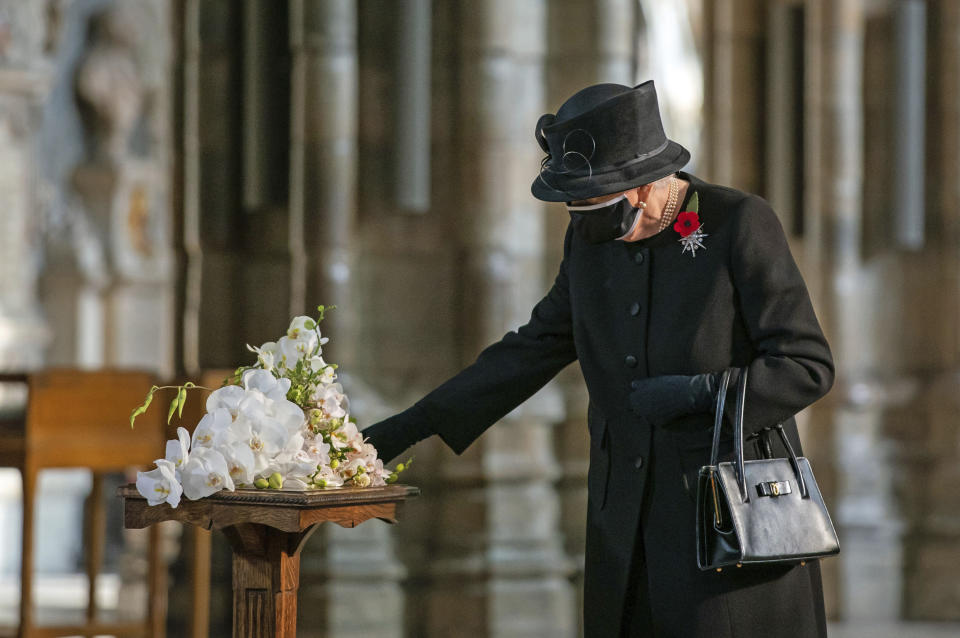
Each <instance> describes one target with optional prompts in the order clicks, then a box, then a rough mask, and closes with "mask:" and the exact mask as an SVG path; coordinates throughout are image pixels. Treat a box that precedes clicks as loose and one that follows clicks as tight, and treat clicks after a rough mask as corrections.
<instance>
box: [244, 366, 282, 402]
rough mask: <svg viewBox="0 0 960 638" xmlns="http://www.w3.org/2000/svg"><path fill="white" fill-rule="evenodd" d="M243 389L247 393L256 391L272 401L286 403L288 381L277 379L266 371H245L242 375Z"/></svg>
mask: <svg viewBox="0 0 960 638" xmlns="http://www.w3.org/2000/svg"><path fill="white" fill-rule="evenodd" d="M243 388H244V390H246V391H247V393H249V392H251V391H254V390H255V391H257V392H260V393H261V394H263V396H265V397H267V398H268V399H272V400H274V401H286V399H287V392H289V391H290V379H287V378H286V377H284V378H282V379H278V378H276V377H275V376H273V374H271V373H270V372H267V371H266V370H247V371H246V372H244V373H243Z"/></svg>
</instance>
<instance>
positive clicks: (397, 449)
mask: <svg viewBox="0 0 960 638" xmlns="http://www.w3.org/2000/svg"><path fill="white" fill-rule="evenodd" d="M570 233H571V230H570V229H569V228H568V229H567V236H566V239H565V241H564V259H563V262H562V263H561V264H560V272H559V273H558V274H557V277H556V280H555V281H554V283H553V286H552V287H551V288H550V291H549V292H548V293H547V295H546V296H545V297H544V298H543V299H541V300H540V302H539V303H537V305H536V306H535V307H534V308H533V312H532V313H531V315H530V320H529V321H528V322H527V323H526V324H525V325H523V326H521V327H520V328H518V329H517V330H516V331H512V332H508V333H507V334H506V335H505V336H504V337H503V338H502V339H501V340H500V341H498V342H497V343H495V344H493V345H491V346H489V347H488V348H486V349H485V350H484V351H483V352H481V353H480V355H479V356H478V357H477V360H476V361H475V362H474V363H473V364H472V365H470V366H468V367H467V368H465V369H464V370H462V371H461V372H459V373H458V374H456V375H455V376H454V377H452V378H451V379H449V380H448V381H446V382H445V383H443V384H442V385H440V386H439V387H438V388H436V389H435V390H433V391H432V392H430V393H429V394H428V395H427V396H425V397H424V398H423V399H421V400H420V401H418V402H417V403H416V404H414V405H413V406H412V407H411V408H409V409H408V410H406V411H404V412H401V413H400V414H397V415H395V416H392V417H390V418H389V419H386V420H384V421H381V422H380V423H376V424H374V425H371V426H370V427H368V428H367V429H365V430H364V431H363V434H364V435H365V436H368V437H369V439H370V442H371V443H373V445H374V447H376V448H377V450H378V451H379V454H380V457H381V458H383V459H384V460H389V459H392V458H394V457H396V456H397V455H399V454H400V453H401V452H403V451H404V450H405V449H406V448H408V447H409V446H411V445H413V444H414V443H416V442H417V441H420V440H421V439H424V438H426V437H428V436H430V435H432V434H439V435H440V438H442V439H443V441H444V442H445V443H446V444H447V445H448V446H450V448H451V449H453V451H454V452H456V453H457V454H460V453H462V452H463V451H464V450H465V449H466V448H467V447H468V446H469V445H470V444H471V443H472V442H473V441H474V440H475V439H476V438H477V437H479V436H480V435H481V434H483V432H484V431H485V430H486V429H487V428H488V427H490V426H491V425H493V424H494V423H495V422H496V421H498V420H499V419H501V418H502V417H503V416H505V415H506V414H507V413H508V412H510V411H511V410H513V409H514V408H515V407H517V406H518V405H520V404H521V403H523V402H524V401H525V400H526V399H527V398H529V397H530V396H531V395H533V394H534V393H535V392H536V391H537V390H539V389H540V388H542V387H543V386H544V385H546V383H547V382H548V381H549V380H550V379H552V378H553V377H554V376H555V375H556V374H557V373H558V372H559V371H560V370H562V369H563V368H564V367H565V366H567V365H568V364H569V363H571V362H572V361H574V360H575V359H576V358H577V353H576V350H575V349H574V345H573V330H572V323H571V314H570V293H569V288H568V281H567V270H566V264H567V255H568V253H569V248H570Z"/></svg>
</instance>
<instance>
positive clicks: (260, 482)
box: [253, 478, 270, 490]
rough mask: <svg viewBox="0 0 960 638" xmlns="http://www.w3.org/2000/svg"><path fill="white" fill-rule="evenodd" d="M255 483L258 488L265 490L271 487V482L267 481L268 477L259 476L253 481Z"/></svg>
mask: <svg viewBox="0 0 960 638" xmlns="http://www.w3.org/2000/svg"><path fill="white" fill-rule="evenodd" d="M253 485H254V486H255V487H256V488H257V489H260V490H264V489H266V488H268V487H270V482H269V481H267V479H265V478H258V479H257V480H256V481H254V482H253Z"/></svg>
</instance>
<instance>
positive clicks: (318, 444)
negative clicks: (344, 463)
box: [303, 436, 330, 465]
mask: <svg viewBox="0 0 960 638" xmlns="http://www.w3.org/2000/svg"><path fill="white" fill-rule="evenodd" d="M303 450H304V451H305V452H306V453H307V454H309V455H310V458H311V459H312V460H313V462H314V463H315V464H316V465H327V464H328V463H330V444H329V443H327V442H326V441H324V440H323V437H322V436H310V437H309V438H307V439H306V440H305V441H304V443H303Z"/></svg>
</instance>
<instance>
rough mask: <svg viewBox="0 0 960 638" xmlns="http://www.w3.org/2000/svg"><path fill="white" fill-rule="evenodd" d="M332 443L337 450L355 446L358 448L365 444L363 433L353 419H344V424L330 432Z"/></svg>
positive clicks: (355, 448)
mask: <svg viewBox="0 0 960 638" xmlns="http://www.w3.org/2000/svg"><path fill="white" fill-rule="evenodd" d="M330 444H331V445H332V446H333V447H334V449H336V450H342V449H344V448H353V449H354V450H358V449H360V448H361V446H363V435H361V434H360V432H359V431H358V430H357V424H356V423H354V422H353V421H344V423H343V425H341V426H340V427H339V428H337V429H336V430H334V431H333V432H331V433H330Z"/></svg>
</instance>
